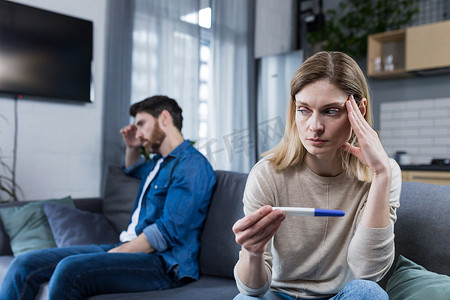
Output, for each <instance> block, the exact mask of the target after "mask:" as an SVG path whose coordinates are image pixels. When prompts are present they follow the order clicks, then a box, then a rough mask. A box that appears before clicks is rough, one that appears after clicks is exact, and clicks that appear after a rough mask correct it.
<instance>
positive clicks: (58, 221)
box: [44, 203, 119, 247]
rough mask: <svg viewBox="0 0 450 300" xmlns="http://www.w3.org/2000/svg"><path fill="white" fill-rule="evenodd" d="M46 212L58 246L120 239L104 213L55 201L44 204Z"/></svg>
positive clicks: (100, 242)
mask: <svg viewBox="0 0 450 300" xmlns="http://www.w3.org/2000/svg"><path fill="white" fill-rule="evenodd" d="M44 212H45V215H46V216H47V220H48V223H49V224H50V228H51V230H52V233H53V237H54V238H55V242H56V245H57V246H58V247H67V246H74V245H91V244H116V243H117V242H118V241H119V235H118V234H117V233H116V231H115V230H114V228H113V227H112V225H111V224H110V223H109V222H108V220H107V219H106V218H105V217H104V216H103V215H102V214H98V213H91V212H88V211H83V210H80V209H76V208H72V207H68V206H64V205H59V204H54V203H46V204H44Z"/></svg>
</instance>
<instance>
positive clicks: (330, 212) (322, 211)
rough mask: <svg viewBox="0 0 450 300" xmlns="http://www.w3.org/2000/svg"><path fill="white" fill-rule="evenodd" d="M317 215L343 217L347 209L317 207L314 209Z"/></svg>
mask: <svg viewBox="0 0 450 300" xmlns="http://www.w3.org/2000/svg"><path fill="white" fill-rule="evenodd" d="M314 216H315V217H343V216H345V211H343V210H335V209H320V208H316V209H315V210H314Z"/></svg>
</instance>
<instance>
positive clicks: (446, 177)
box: [402, 170, 450, 185]
mask: <svg viewBox="0 0 450 300" xmlns="http://www.w3.org/2000/svg"><path fill="white" fill-rule="evenodd" d="M402 180H403V181H410V182H424V183H432V184H437V185H450V172H442V171H419V170H407V171H405V170H402Z"/></svg>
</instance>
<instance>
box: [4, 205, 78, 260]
mask: <svg viewBox="0 0 450 300" xmlns="http://www.w3.org/2000/svg"><path fill="white" fill-rule="evenodd" d="M46 202H54V203H60V204H64V205H69V206H72V207H74V204H73V201H72V199H71V197H66V198H62V199H51V200H45V201H36V202H33V203H28V204H26V205H23V206H11V207H4V208H1V209H0V216H1V219H2V223H3V227H4V229H5V231H6V233H7V234H8V236H9V239H10V244H11V250H12V252H13V254H14V256H17V255H20V254H23V253H25V252H28V251H31V250H38V249H46V248H52V247H56V244H55V240H54V239H53V234H52V231H51V229H50V226H49V225H48V222H47V217H46V216H45V214H44V211H43V209H42V205H43V204H44V203H46Z"/></svg>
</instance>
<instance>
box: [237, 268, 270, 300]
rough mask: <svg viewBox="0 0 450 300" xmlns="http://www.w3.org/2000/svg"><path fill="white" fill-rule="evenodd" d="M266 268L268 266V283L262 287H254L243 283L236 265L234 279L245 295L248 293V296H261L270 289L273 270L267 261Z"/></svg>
mask: <svg viewBox="0 0 450 300" xmlns="http://www.w3.org/2000/svg"><path fill="white" fill-rule="evenodd" d="M265 268H266V273H267V281H266V283H265V284H264V285H263V286H262V287H260V288H257V289H253V288H251V287H248V286H246V285H245V284H243V283H242V281H241V280H240V278H239V275H238V273H237V270H236V267H234V279H235V280H236V286H237V288H238V290H239V292H241V293H242V294H244V295H248V296H252V297H261V296H263V295H264V294H265V293H267V291H268V290H269V287H270V283H271V282H272V271H271V268H270V266H269V265H268V264H267V263H265Z"/></svg>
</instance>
